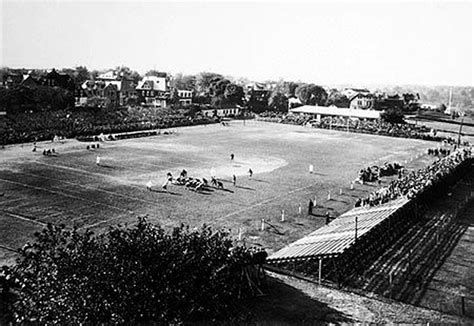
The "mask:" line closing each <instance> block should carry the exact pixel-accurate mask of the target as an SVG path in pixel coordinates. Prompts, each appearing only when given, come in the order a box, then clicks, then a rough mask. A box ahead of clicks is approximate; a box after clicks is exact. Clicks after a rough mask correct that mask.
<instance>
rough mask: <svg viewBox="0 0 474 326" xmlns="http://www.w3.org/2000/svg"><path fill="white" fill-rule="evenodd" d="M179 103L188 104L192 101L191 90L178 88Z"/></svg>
mask: <svg viewBox="0 0 474 326" xmlns="http://www.w3.org/2000/svg"><path fill="white" fill-rule="evenodd" d="M178 98H179V103H180V104H182V105H189V104H192V102H193V91H188V90H184V89H178Z"/></svg>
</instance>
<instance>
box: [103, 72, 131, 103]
mask: <svg viewBox="0 0 474 326" xmlns="http://www.w3.org/2000/svg"><path fill="white" fill-rule="evenodd" d="M96 81H100V82H104V83H105V85H106V86H108V85H110V84H112V85H115V87H117V90H118V104H119V105H125V104H126V102H127V99H129V98H135V97H136V96H137V92H136V90H135V85H134V83H133V80H130V79H127V78H126V77H124V76H118V75H117V74H116V73H115V72H114V71H113V70H111V71H107V72H105V73H103V74H100V75H99V76H97V78H96Z"/></svg>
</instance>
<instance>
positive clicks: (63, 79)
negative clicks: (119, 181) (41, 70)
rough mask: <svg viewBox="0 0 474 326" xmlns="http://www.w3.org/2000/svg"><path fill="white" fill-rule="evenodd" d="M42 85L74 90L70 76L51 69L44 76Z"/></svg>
mask: <svg viewBox="0 0 474 326" xmlns="http://www.w3.org/2000/svg"><path fill="white" fill-rule="evenodd" d="M43 85H44V86H50V87H61V88H64V89H67V90H70V91H74V88H75V85H74V81H73V79H72V77H71V76H69V75H68V74H60V73H58V72H57V71H56V69H53V70H52V71H51V72H49V73H48V74H47V75H46V77H44V82H43Z"/></svg>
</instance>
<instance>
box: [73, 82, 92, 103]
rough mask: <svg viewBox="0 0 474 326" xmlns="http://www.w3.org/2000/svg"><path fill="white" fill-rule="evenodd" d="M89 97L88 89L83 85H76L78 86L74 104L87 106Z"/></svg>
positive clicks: (75, 90) (75, 91)
mask: <svg viewBox="0 0 474 326" xmlns="http://www.w3.org/2000/svg"><path fill="white" fill-rule="evenodd" d="M88 98H89V96H88V91H87V90H86V89H84V88H82V85H78V86H76V88H75V89H74V106H75V107H81V106H86V105H87V99H88Z"/></svg>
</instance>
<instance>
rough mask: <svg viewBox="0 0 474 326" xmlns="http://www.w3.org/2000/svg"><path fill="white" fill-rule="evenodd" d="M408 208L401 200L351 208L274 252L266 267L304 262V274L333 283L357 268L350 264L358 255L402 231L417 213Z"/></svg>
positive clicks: (367, 252) (370, 250)
mask: <svg viewBox="0 0 474 326" xmlns="http://www.w3.org/2000/svg"><path fill="white" fill-rule="evenodd" d="M409 206H412V205H410V201H409V200H408V199H407V198H405V197H402V198H399V199H396V200H393V201H390V202H388V203H386V204H383V205H380V206H374V207H370V206H367V207H357V208H354V209H352V210H350V211H348V212H346V213H344V214H342V215H341V216H340V217H338V218H337V219H335V220H333V221H332V222H330V223H329V224H327V225H325V226H323V227H321V228H320V229H318V230H316V231H314V232H312V233H310V234H308V235H307V236H305V237H303V238H301V239H299V240H297V241H295V242H293V243H291V244H289V245H288V246H286V247H284V248H282V249H280V250H279V251H277V252H275V253H273V254H272V255H270V256H269V257H268V258H267V264H271V265H288V264H290V265H291V266H296V265H298V263H303V265H304V266H305V267H304V269H305V271H306V272H308V271H310V270H312V271H313V272H316V271H317V274H318V279H319V281H321V279H322V278H325V277H326V276H327V277H328V278H330V279H333V280H336V278H339V276H340V274H341V273H342V272H343V273H350V269H352V267H356V265H357V264H354V263H352V262H350V261H353V260H354V259H357V256H359V255H361V254H362V255H364V254H367V255H371V254H373V253H375V252H377V251H378V249H380V248H382V247H383V244H384V242H385V241H384V240H389V239H390V238H391V237H392V236H397V235H398V234H400V233H401V232H403V230H404V226H408V224H409V223H406V219H407V218H408V217H413V215H412V214H410V213H413V212H415V211H416V209H415V210H414V209H413V207H409ZM407 213H408V214H407ZM374 245H375V246H378V248H374ZM308 263H309V265H308ZM315 263H318V264H315ZM316 265H317V266H316ZM349 265H350V266H349ZM324 266H325V267H324ZM348 267H350V268H348ZM331 274H332V275H331ZM335 274H338V275H335Z"/></svg>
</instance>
